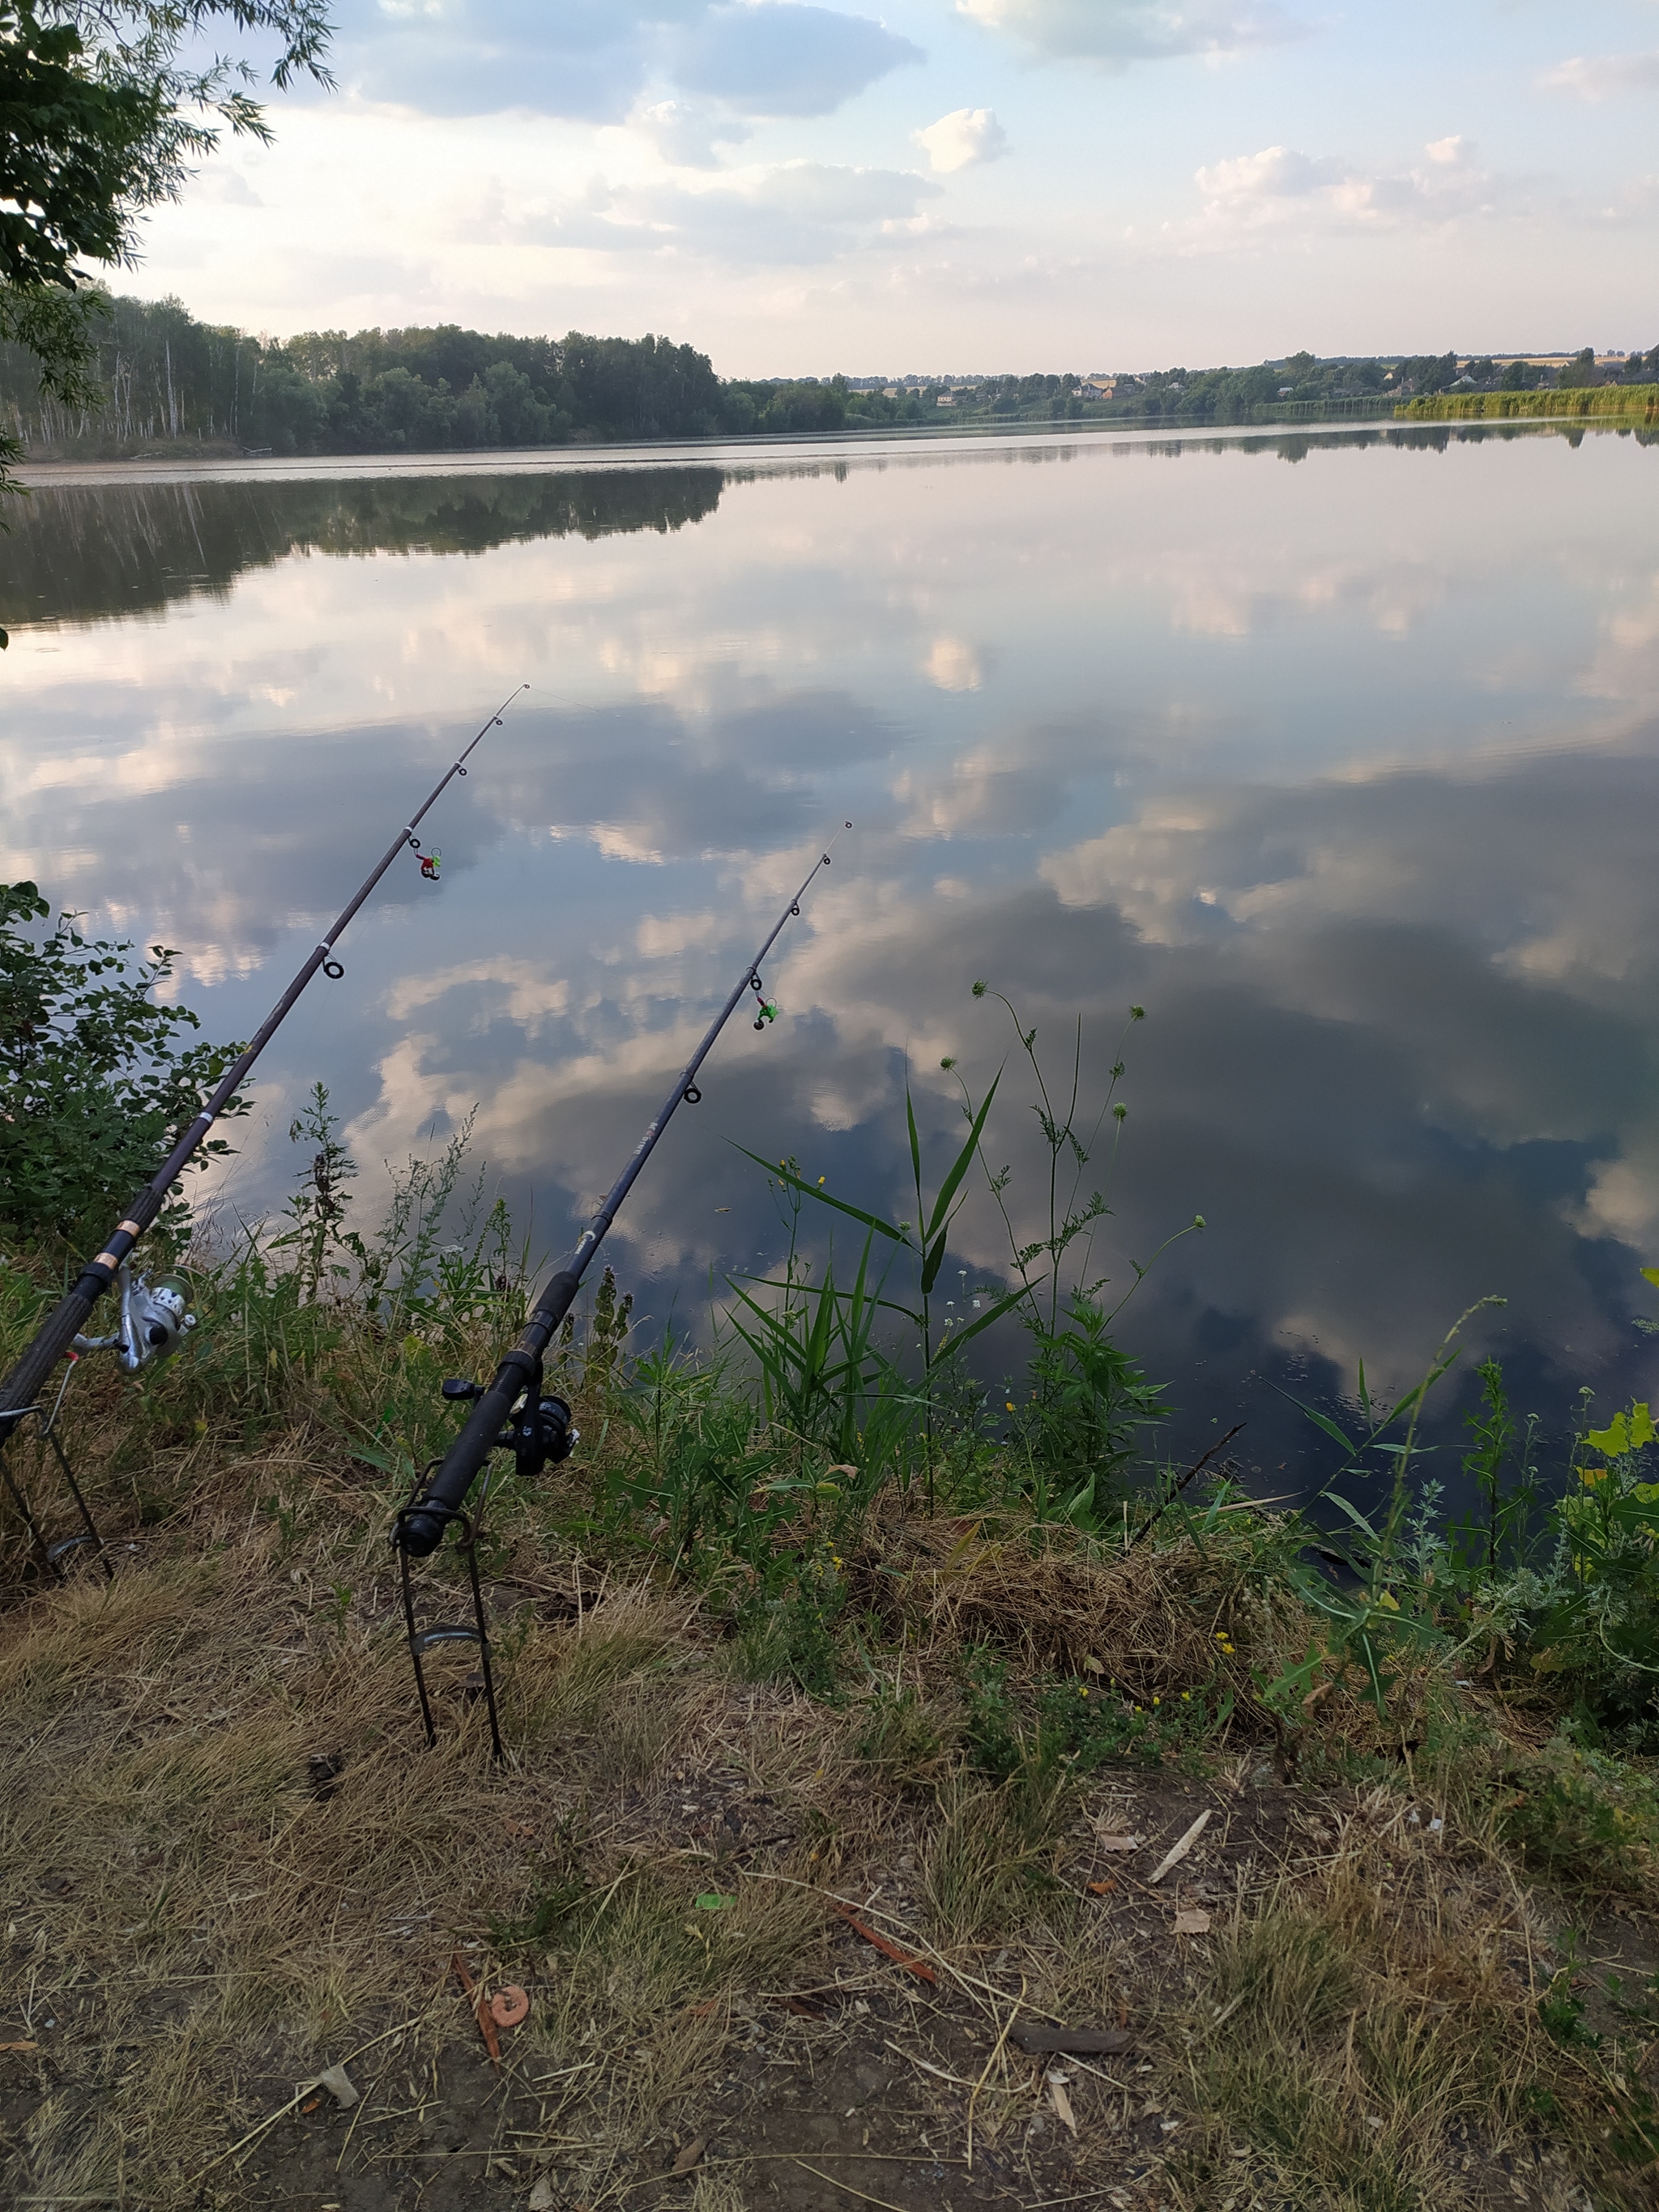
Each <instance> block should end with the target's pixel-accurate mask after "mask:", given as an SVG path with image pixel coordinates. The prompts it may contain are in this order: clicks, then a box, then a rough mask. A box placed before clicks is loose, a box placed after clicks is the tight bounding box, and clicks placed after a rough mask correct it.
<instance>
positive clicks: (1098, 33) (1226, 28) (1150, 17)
mask: <svg viewBox="0 0 1659 2212" xmlns="http://www.w3.org/2000/svg"><path fill="white" fill-rule="evenodd" d="M957 14H958V15H966V16H968V17H969V19H970V20H971V21H974V22H975V23H978V24H981V26H982V27H984V28H985V29H986V30H987V31H1004V32H1007V33H1010V34H1012V36H1013V37H1015V38H1017V39H1018V40H1021V41H1022V43H1023V44H1024V45H1025V46H1028V47H1030V48H1032V49H1033V50H1034V51H1035V52H1036V53H1037V54H1038V55H1040V56H1041V57H1042V59H1044V60H1045V61H1096V62H1103V63H1105V64H1107V66H1108V67H1110V68H1117V69H1121V68H1124V67H1126V66H1127V64H1129V63H1130V62H1142V61H1164V60H1167V59H1169V58H1170V57H1171V56H1173V55H1176V54H1229V53H1237V52H1239V51H1240V50H1241V49H1243V48H1244V47H1246V46H1274V45H1278V44H1279V43H1280V42H1281V41H1282V40H1285V39H1294V38H1299V37H1300V36H1302V35H1303V28H1304V27H1303V26H1302V25H1301V24H1300V23H1299V22H1297V20H1296V18H1295V17H1294V16H1292V15H1287V14H1286V13H1285V10H1284V9H1282V8H1279V7H1277V6H1275V5H1274V4H1273V0H1263V4H1261V6H1258V7H1250V6H1248V5H1244V6H1240V5H1237V4H1236V0H957Z"/></svg>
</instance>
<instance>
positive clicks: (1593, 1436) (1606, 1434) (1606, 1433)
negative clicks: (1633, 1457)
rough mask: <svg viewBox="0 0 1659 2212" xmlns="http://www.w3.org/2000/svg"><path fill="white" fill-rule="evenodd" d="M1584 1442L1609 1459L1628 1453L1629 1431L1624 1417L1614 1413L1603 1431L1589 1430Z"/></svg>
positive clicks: (1650, 1425)
mask: <svg viewBox="0 0 1659 2212" xmlns="http://www.w3.org/2000/svg"><path fill="white" fill-rule="evenodd" d="M1648 1426H1649V1428H1650V1429H1651V1428H1652V1423H1651V1422H1650V1423H1649V1424H1648ZM1584 1442H1585V1443H1587V1444H1590V1445H1592V1446H1594V1448H1595V1450H1597V1451H1599V1452H1606V1454H1607V1456H1608V1458H1609V1459H1613V1458H1616V1457H1617V1456H1618V1455H1619V1454H1620V1452H1626V1451H1628V1450H1629V1449H1630V1431H1629V1430H1628V1428H1627V1427H1626V1423H1625V1417H1624V1415H1623V1414H1622V1413H1615V1414H1614V1415H1613V1419H1611V1420H1610V1421H1609V1422H1608V1423H1607V1426H1606V1428H1605V1429H1591V1430H1590V1431H1589V1434H1588V1435H1587V1436H1586V1437H1585V1438H1584Z"/></svg>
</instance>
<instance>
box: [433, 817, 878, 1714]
mask: <svg viewBox="0 0 1659 2212" xmlns="http://www.w3.org/2000/svg"><path fill="white" fill-rule="evenodd" d="M852 826H853V825H852V823H850V822H847V823H843V824H842V828H843V829H851V828H852ZM839 835H840V832H839V831H837V833H836V836H839ZM829 842H830V847H831V848H833V846H834V844H835V842H836V840H835V838H833V837H832V838H831V839H830V841H829ZM829 861H830V854H829V850H826V851H825V852H823V854H821V855H820V856H819V858H818V859H817V860H815V861H814V862H813V864H812V866H811V868H810V869H809V870H808V871H807V873H806V876H805V879H804V880H803V882H802V884H801V886H800V889H799V890H798V891H797V892H796V893H795V895H794V896H793V898H792V899H791V900H790V901H789V903H788V904H787V906H786V907H785V908H784V909H783V912H782V913H781V915H779V916H778V918H777V920H776V921H775V923H774V924H773V926H772V927H771V929H770V930H769V933H768V934H767V936H766V938H765V939H764V941H763V944H762V945H761V947H760V949H759V951H757V953H756V954H755V957H754V958H753V959H752V960H750V962H749V963H748V964H747V965H746V966H745V967H744V970H743V973H742V975H740V976H739V977H738V981H737V982H736V983H735V984H733V986H732V991H731V994H730V995H729V996H728V997H727V999H726V1004H725V1005H724V1006H722V1007H721V1008H720V1012H719V1013H718V1014H716V1015H715V1017H714V1020H713V1021H712V1022H711V1023H710V1024H708V1029H707V1030H705V1031H704V1032H703V1036H702V1041H701V1042H700V1043H699V1044H698V1046H697V1048H696V1051H695V1052H694V1053H693V1054H692V1055H691V1057H690V1060H687V1062H686V1063H685V1066H684V1067H683V1068H682V1069H681V1070H680V1072H679V1073H678V1075H677V1076H676V1077H675V1079H674V1086H673V1088H672V1090H671V1091H670V1092H669V1094H668V1096H667V1097H666V1098H665V1099H664V1101H663V1103H662V1104H661V1106H660V1107H659V1109H658V1110H657V1112H656V1114H655V1115H654V1116H653V1119H652V1120H651V1121H649V1122H648V1123H647V1126H646V1131H645V1134H644V1135H643V1136H642V1137H641V1139H640V1141H639V1143H638V1144H637V1145H636V1146H635V1147H634V1152H633V1155H632V1157H631V1158H629V1162H628V1164H627V1166H626V1167H625V1168H624V1169H623V1171H622V1173H621V1174H620V1175H619V1176H617V1180H616V1182H614V1183H612V1184H611V1188H610V1189H609V1190H608V1191H607V1192H606V1193H605V1197H604V1198H603V1200H601V1201H600V1204H599V1211H598V1212H597V1213H595V1214H594V1216H593V1218H592V1220H591V1221H590V1222H589V1223H588V1225H587V1226H586V1229H584V1230H583V1231H582V1233H581V1235H580V1237H579V1238H578V1239H577V1241H576V1245H575V1249H574V1251H573V1252H572V1253H571V1254H570V1256H569V1257H568V1259H567V1260H566V1261H565V1263H564V1265H563V1266H562V1267H560V1268H559V1269H558V1270H557V1272H556V1273H555V1274H554V1275H553V1276H552V1277H551V1278H550V1279H549V1281H548V1283H547V1285H546V1286H545V1287H544V1290H543V1291H542V1293H541V1296H540V1297H538V1299H537V1301H536V1303H535V1304H534V1306H532V1309H531V1312H530V1318H529V1320H528V1321H527V1322H526V1324H525V1327H524V1330H523V1333H522V1334H520V1338H519V1340H518V1342H517V1343H516V1344H515V1345H514V1346H513V1348H512V1350H511V1351H510V1352H508V1353H507V1356H506V1358H504V1359H503V1360H502V1361H501V1365H500V1366H499V1367H498V1368H497V1369H496V1370H495V1375H494V1376H493V1378H492V1379H491V1380H490V1382H489V1383H487V1384H483V1385H480V1384H476V1383H446V1384H445V1385H444V1395H445V1396H446V1397H448V1398H456V1399H470V1400H471V1401H472V1411H471V1414H470V1415H469V1416H468V1419H467V1422H466V1425H465V1428H464V1429H463V1430H462V1431H461V1432H460V1434H459V1436H458V1437H456V1439H455V1441H454V1443H453V1444H452V1445H451V1446H450V1448H449V1449H448V1451H447V1453H446V1454H445V1455H444V1458H443V1460H442V1462H441V1464H440V1465H439V1467H438V1468H437V1471H436V1473H435V1474H433V1476H432V1478H431V1480H429V1481H428V1482H426V1483H425V1484H423V1486H422V1488H421V1490H420V1492H418V1494H417V1495H416V1498H415V1499H414V1500H413V1502H412V1503H411V1504H409V1505H406V1506H405V1507H404V1510H403V1511H402V1512H401V1513H399V1514H398V1518H397V1521H396V1523H395V1524H394V1527H393V1529H392V1541H393V1543H394V1544H396V1545H397V1546H398V1548H399V1549H400V1550H401V1551H403V1552H404V1553H405V1554H406V1555H410V1556H412V1557H414V1558H416V1559H425V1558H426V1557H427V1556H428V1553H433V1552H435V1551H436V1550H437V1548H438V1547H439V1545H440V1544H441V1542H442V1541H443V1539H444V1534H445V1532H446V1530H447V1529H448V1528H449V1527H450V1526H451V1524H452V1523H454V1522H464V1521H465V1510H464V1509H465V1504H466V1499H467V1497H468V1495H469V1493H470V1492H471V1489H472V1486H473V1485H474V1483H475V1482H477V1480H478V1477H479V1475H480V1474H482V1472H483V1467H484V1463H485V1462H486V1461H487V1460H488V1459H489V1455H490V1453H491V1452H492V1451H494V1450H496V1449H501V1450H504V1451H512V1452H513V1454H514V1455H516V1457H517V1460H518V1462H519V1465H520V1468H521V1469H523V1470H525V1471H526V1472H528V1473H534V1472H536V1471H538V1469H539V1468H542V1467H544V1466H545V1465H546V1464H547V1463H548V1462H549V1461H557V1460H560V1459H562V1458H564V1457H565V1456H566V1455H568V1451H569V1449H570V1446H571V1444H572V1443H574V1431H573V1430H572V1429H571V1427H570V1409H569V1407H568V1406H567V1405H566V1404H565V1402H564V1401H563V1400H562V1398H544V1397H543V1396H542V1365H543V1361H544V1358H545V1356H546V1352H547V1347H548V1346H549V1345H550V1343H551V1342H552V1340H553V1335H554V1332H555V1331H556V1329H557V1328H558V1326H559V1324H560V1322H562V1320H563V1319H564V1317H565V1316H566V1315H567V1314H568V1312H569V1310H570V1309H571V1307H572V1306H573V1305H574V1303H575V1299H576V1293H577V1291H579V1290H580V1287H581V1280H582V1277H583V1276H584V1275H585V1274H586V1272H587V1268H588V1265H589V1262H590V1261H592V1257H593V1255H594V1254H595V1253H596V1252H597V1251H598V1250H599V1246H600V1245H601V1243H603V1242H604V1241H605V1236H606V1233H607V1232H608V1231H609V1230H610V1228H611V1224H612V1223H613V1222H614V1221H615V1219H616V1218H617V1212H618V1211H619V1210H620V1208H621V1206H622V1204H623V1200H624V1199H625V1198H626V1197H627V1196H628V1194H629V1191H630V1190H631V1189H632V1188H633V1187H634V1184H635V1180H636V1179H637V1177H638V1176H639V1173H640V1170H641V1168H643V1167H644V1165H645V1164H646V1162H647V1160H648V1159H649V1158H650V1157H651V1155H652V1153H653V1152H654V1151H655V1150H656V1147H657V1144H658V1140H659V1139H660V1137H661V1136H662V1133H663V1132H664V1130H665V1129H666V1128H667V1127H668V1124H669V1122H670V1121H671V1120H672V1119H673V1117H674V1115H675V1113H676V1112H677V1110H678V1109H679V1108H680V1107H681V1106H682V1105H692V1106H695V1105H696V1103H697V1101H698V1100H699V1098H700V1097H702V1092H701V1091H699V1090H698V1089H697V1073H698V1070H699V1069H700V1068H701V1067H702V1064H703V1061H704V1060H706V1059H707V1058H708V1054H709V1053H710V1051H711V1050H712V1049H713V1048H714V1041H715V1039H716V1038H717V1037H718V1036H720V1031H721V1030H723V1029H724V1028H725V1027H726V1024H727V1022H729V1021H730V1020H731V1018H732V1015H733V1014H734V1013H735V1012H737V1010H738V1006H740V1005H741V1004H742V1002H743V1000H744V995H745V994H747V993H749V992H750V991H752V992H753V993H754V994H755V1027H756V1028H757V1030H758V1029H763V1028H764V1027H765V1026H766V1024H768V1023H769V1022H770V1021H772V1020H773V1019H774V1018H775V1015H776V1012H777V1009H776V1007H775V1006H774V1005H773V1003H772V1001H771V1000H769V998H768V997H767V995H766V991H765V987H764V985H763V983H762V981H761V964H762V963H763V961H764V960H765V958H766V957H767V955H768V954H769V952H770V951H771V950H772V947H773V946H774V945H775V944H776V943H777V941H778V939H779V938H780V937H781V936H782V934H783V933H784V930H785V929H786V927H787V926H788V924H789V922H790V921H792V920H793V917H794V916H795V915H799V912H800V902H801V901H802V900H803V899H804V898H805V896H806V894H807V892H808V891H809V890H811V886H812V884H813V883H814V882H815V881H816V879H817V876H818V875H819V873H820V872H821V871H822V870H823V869H825V868H827V867H828V866H829ZM428 1734H429V1723H428Z"/></svg>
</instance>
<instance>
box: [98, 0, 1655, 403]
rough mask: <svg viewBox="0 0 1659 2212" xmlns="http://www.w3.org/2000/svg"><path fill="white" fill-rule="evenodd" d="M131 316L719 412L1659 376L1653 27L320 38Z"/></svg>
mask: <svg viewBox="0 0 1659 2212" xmlns="http://www.w3.org/2000/svg"><path fill="white" fill-rule="evenodd" d="M335 13H336V16H337V25H338V28H337V37H336V43H335V51H334V64H335V71H336V76H337V90H336V91H334V92H333V93H331V94H319V93H316V92H314V91H309V90H306V91H301V92H298V93H295V92H290V93H289V94H287V95H282V94H276V95H273V96H272V99H271V103H270V106H271V119H272V121H273V123H274V125H275V126H276V143H274V144H273V145H272V146H270V148H268V149H262V148H259V147H258V146H256V145H252V144H251V143H247V142H246V141H241V142H237V143H234V144H232V145H230V146H228V148H226V149H223V150H222V152H221V153H219V154H218V155H216V156H215V157H214V158H213V159H212V160H211V161H210V162H209V163H208V164H207V165H206V166H205V167H204V168H203V170H202V171H201V172H200V173H198V175H197V178H196V179H195V181H194V182H193V183H192V184H191V185H190V186H189V187H188V189H187V190H186V192H185V197H183V199H182V200H181V201H180V202H179V204H176V205H174V206H171V207H167V208H164V209H162V210H159V211H158V212H157V213H156V214H155V216H153V217H152V218H151V219H150V221H149V223H148V224H147V226H146V234H145V241H144V259H143V264H142V265H141V267H140V268H139V269H138V270H137V271H136V272H134V274H133V276H131V278H130V279H126V280H124V284H125V289H132V290H135V291H138V292H141V293H142V294H143V295H145V296H150V297H154V296H158V295H161V294H163V293H167V292H173V293H176V294H177V295H179V297H180V298H181V299H182V300H183V301H185V304H186V305H187V306H188V307H191V309H192V310H193V311H194V312H195V313H197V314H201V315H204V316H206V317H208V318H209V319H212V320H215V321H226V322H234V323H236V324H238V325H241V326H242V327H244V328H247V329H251V330H254V331H270V332H274V333H276V334H277V335H281V336H286V335H289V334H291V333H292V332H294V331H300V330H305V329H322V328H344V329H357V328H361V327H363V326H366V325H386V326H390V325H405V324H411V323H420V324H430V323H436V322H460V323H464V324H468V325H474V326H477V327H482V328H485V329H489V330H507V331H515V332H521V333H536V332H546V333H548V334H550V335H553V336H558V335H561V334H562V333H563V332H564V331H567V330H569V329H573V328H574V329H583V330H588V331H599V332H603V333H606V334H616V335H622V336H628V337H636V336H639V335H641V333H643V332H644V331H661V332H664V333H666V334H667V335H669V336H671V337H674V338H676V339H678V340H683V341H689V342H690V343H692V344H694V345H696V346H697V347H698V348H699V349H701V350H702V351H704V352H706V353H708V355H709V356H711V358H712V359H713V361H714V366H715V368H717V370H719V371H720V373H721V374H724V375H728V376H779V375H798V374H807V375H828V374H833V373H835V372H836V371H837V370H841V371H844V372H845V373H847V374H849V375H884V376H896V375H902V374H907V373H910V372H923V373H940V372H942V373H948V374H973V373H1003V372H1008V371H1021V372H1025V371H1030V370H1036V369H1045V370H1051V371H1055V370H1058V371H1064V370H1066V369H1072V370H1075V371H1077V372H1079V374H1085V373H1088V372H1090V371H1092V370H1102V369H1104V370H1113V369H1126V368H1127V369H1146V368H1154V367H1170V366H1174V365H1176V364H1180V365H1182V366H1186V367H1189V368H1200V367H1209V366H1212V365H1215V364H1218V363H1220V362H1229V363H1243V362H1255V361H1260V360H1263V359H1266V358H1269V357H1276V356H1282V355H1283V354H1285V353H1286V352H1289V351H1291V350H1294V349H1298V348H1302V347H1306V348H1308V349H1310V350H1312V351H1314V352H1316V353H1320V354H1340V353H1357V354H1370V353H1376V352H1386V351H1391V350H1401V349H1404V350H1408V351H1423V352H1428V351H1435V352H1440V351H1444V350H1445V349H1448V348H1449V347H1455V348H1457V349H1459V350H1460V351H1463V352H1483V351H1489V350H1490V351H1494V352H1497V351H1521V350H1553V349H1559V348H1562V347H1567V346H1571V347H1573V348H1577V347H1578V346H1581V345H1586V344H1589V345H1594V346H1595V347H1596V348H1597V349H1598V350H1609V349H1620V350H1625V351H1628V350H1631V349H1635V348H1638V347H1640V348H1644V349H1645V348H1647V347H1650V346H1652V345H1654V344H1656V343H1659V300H1656V298H1655V296H1654V293H1655V287H1654V283H1653V278H1654V274H1655V266H1656V256H1655V250H1654V246H1653V237H1654V218H1655V216H1656V213H1659V144H1656V140H1655V125H1656V121H1659V0H1603V4H1601V5H1600V6H1598V7H1597V8H1595V9H1563V8H1561V7H1560V6H1559V4H1555V0H1463V4H1462V6H1459V7H1456V8H1449V7H1447V6H1446V5H1444V0H1432V4H1431V0H1395V4H1393V5H1391V6H1390V7H1389V8H1387V9H1379V8H1376V7H1368V8H1360V7H1358V6H1352V5H1351V6H1349V7H1347V8H1346V9H1342V8H1334V7H1330V6H1328V5H1325V4H1322V0H890V4H889V5H888V6H887V7H886V8H885V9H884V11H883V12H882V13H881V14H879V15H877V14H874V13H869V12H865V10H864V9H862V8H859V7H854V8H842V7H839V6H828V5H818V4H811V0H645V4H643V5H640V4H637V0H337V7H336V10H335Z"/></svg>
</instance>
